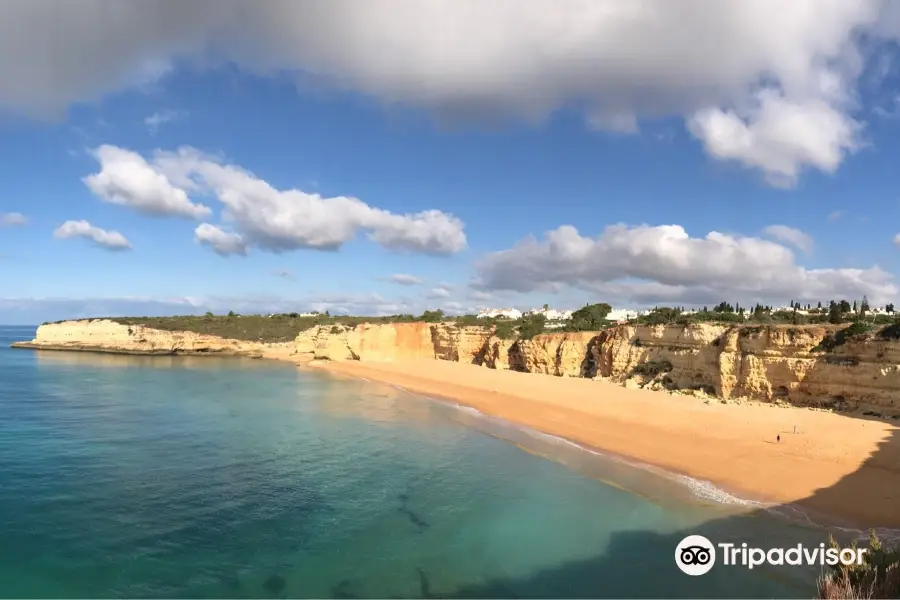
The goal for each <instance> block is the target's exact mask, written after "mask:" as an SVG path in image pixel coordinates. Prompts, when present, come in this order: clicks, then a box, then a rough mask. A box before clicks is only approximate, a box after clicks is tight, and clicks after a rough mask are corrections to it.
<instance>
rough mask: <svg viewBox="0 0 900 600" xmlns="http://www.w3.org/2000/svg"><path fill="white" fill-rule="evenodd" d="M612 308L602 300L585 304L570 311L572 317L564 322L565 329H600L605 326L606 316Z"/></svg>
mask: <svg viewBox="0 0 900 600" xmlns="http://www.w3.org/2000/svg"><path fill="white" fill-rule="evenodd" d="M611 310H612V306H610V305H609V304H607V303H605V302H603V303H600V304H587V305H585V306H583V307H582V308H579V309H578V310H576V311H575V312H573V313H572V318H570V319H569V321H568V323H566V327H565V330H566V331H600V330H601V329H605V328H606V326H607V320H606V317H607V316H608V315H609V313H610V311H611Z"/></svg>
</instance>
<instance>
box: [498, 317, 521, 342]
mask: <svg viewBox="0 0 900 600" xmlns="http://www.w3.org/2000/svg"><path fill="white" fill-rule="evenodd" d="M514 335H516V328H515V326H514V325H513V324H512V323H511V322H510V321H497V326H496V327H495V328H494V336H496V337H498V338H500V339H501V340H508V339H510V338H512V337H513V336H514Z"/></svg>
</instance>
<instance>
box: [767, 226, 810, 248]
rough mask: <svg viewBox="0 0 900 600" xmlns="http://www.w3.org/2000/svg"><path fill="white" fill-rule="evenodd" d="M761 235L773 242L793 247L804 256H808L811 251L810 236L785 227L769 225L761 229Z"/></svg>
mask: <svg viewBox="0 0 900 600" xmlns="http://www.w3.org/2000/svg"><path fill="white" fill-rule="evenodd" d="M763 233H764V234H765V235H767V236H768V237H770V238H772V239H773V240H776V241H779V242H782V243H785V244H788V245H789V246H793V247H794V248H797V249H798V250H801V251H802V252H803V253H804V254H809V253H811V252H812V249H813V239H812V236H811V235H809V234H807V233H804V232H802V231H800V230H799V229H795V228H794V227H788V226H787V225H769V226H768V227H766V228H765V229H763Z"/></svg>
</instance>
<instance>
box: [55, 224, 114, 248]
mask: <svg viewBox="0 0 900 600" xmlns="http://www.w3.org/2000/svg"><path fill="white" fill-rule="evenodd" d="M53 237H55V238H57V239H67V238H84V239H87V240H91V241H92V242H93V243H94V244H95V245H97V246H99V247H101V248H105V249H107V250H130V249H131V243H130V242H129V241H128V240H127V239H126V238H125V236H124V235H122V234H121V233H119V232H118V231H107V230H105V229H101V228H99V227H95V226H93V225H91V224H90V223H88V222H87V221H66V222H65V223H63V224H62V225H60V226H59V227H57V228H56V230H54V232H53Z"/></svg>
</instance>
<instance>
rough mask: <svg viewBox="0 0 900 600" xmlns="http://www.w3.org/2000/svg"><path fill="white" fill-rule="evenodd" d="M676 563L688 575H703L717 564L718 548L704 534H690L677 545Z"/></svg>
mask: <svg viewBox="0 0 900 600" xmlns="http://www.w3.org/2000/svg"><path fill="white" fill-rule="evenodd" d="M675 564H676V565H678V568H679V569H681V571H682V572H683V573H686V574H687V575H703V574H705V573H708V572H709V570H710V569H712V568H713V565H715V564H716V548H715V546H713V543H712V542H710V541H709V540H708V539H706V538H705V537H703V536H702V535H689V536H687V537H686V538H684V539H683V540H681V542H679V544H678V546H676V547H675Z"/></svg>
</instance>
